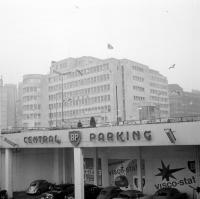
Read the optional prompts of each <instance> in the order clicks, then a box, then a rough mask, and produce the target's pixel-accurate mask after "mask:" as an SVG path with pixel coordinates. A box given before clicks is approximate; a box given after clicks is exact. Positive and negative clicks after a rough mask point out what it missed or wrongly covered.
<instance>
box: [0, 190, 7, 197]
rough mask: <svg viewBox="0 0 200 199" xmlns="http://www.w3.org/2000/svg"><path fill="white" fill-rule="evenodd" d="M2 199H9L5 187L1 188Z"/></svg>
mask: <svg viewBox="0 0 200 199" xmlns="http://www.w3.org/2000/svg"><path fill="white" fill-rule="evenodd" d="M0 199H8V194H7V191H6V190H5V189H3V190H0Z"/></svg>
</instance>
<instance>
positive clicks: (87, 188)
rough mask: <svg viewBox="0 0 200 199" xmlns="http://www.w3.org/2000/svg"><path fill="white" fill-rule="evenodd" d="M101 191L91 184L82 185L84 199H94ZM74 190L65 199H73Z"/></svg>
mask: <svg viewBox="0 0 200 199" xmlns="http://www.w3.org/2000/svg"><path fill="white" fill-rule="evenodd" d="M100 191H101V188H99V187H98V186H96V185H92V184H85V185H84V193H85V199H96V198H97V196H98V195H99V193H100ZM74 198H75V197H74V190H73V193H71V194H69V195H68V196H67V199H74Z"/></svg>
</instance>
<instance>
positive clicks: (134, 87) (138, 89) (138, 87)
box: [133, 86, 144, 92]
mask: <svg viewBox="0 0 200 199" xmlns="http://www.w3.org/2000/svg"><path fill="white" fill-rule="evenodd" d="M133 90H136V91H139V92H144V88H143V87H141V86H133Z"/></svg>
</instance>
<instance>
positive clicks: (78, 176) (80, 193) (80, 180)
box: [74, 148, 84, 199]
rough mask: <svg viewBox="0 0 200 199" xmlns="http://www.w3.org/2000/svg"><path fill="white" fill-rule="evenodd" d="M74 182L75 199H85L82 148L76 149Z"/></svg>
mask: <svg viewBox="0 0 200 199" xmlns="http://www.w3.org/2000/svg"><path fill="white" fill-rule="evenodd" d="M74 181H75V199H84V169H83V151H82V149H81V148H74Z"/></svg>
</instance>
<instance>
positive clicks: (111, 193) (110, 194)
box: [97, 186, 122, 199]
mask: <svg viewBox="0 0 200 199" xmlns="http://www.w3.org/2000/svg"><path fill="white" fill-rule="evenodd" d="M121 191H122V190H121V189H120V188H119V187H116V186H109V187H105V188H104V189H102V190H101V192H100V194H99V195H98V197H97V199H112V198H114V197H117V196H118V195H119V193H120V192H121Z"/></svg>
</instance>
